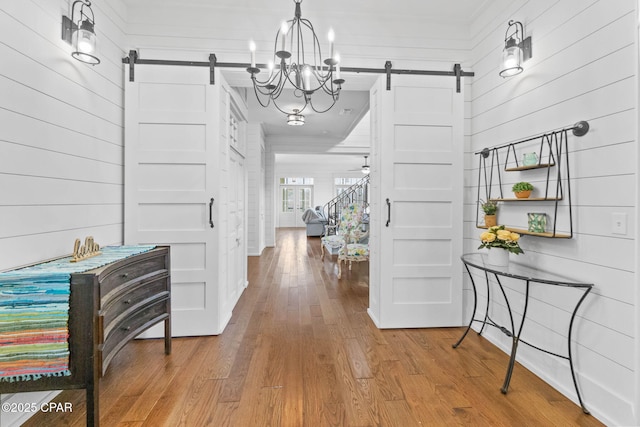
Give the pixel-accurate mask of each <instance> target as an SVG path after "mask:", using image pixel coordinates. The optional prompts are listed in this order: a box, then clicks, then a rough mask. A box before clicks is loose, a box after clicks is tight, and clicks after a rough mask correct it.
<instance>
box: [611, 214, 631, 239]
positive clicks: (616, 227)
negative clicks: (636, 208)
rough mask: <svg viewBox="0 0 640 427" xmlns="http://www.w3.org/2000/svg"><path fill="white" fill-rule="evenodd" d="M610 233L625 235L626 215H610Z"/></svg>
mask: <svg viewBox="0 0 640 427" xmlns="http://www.w3.org/2000/svg"><path fill="white" fill-rule="evenodd" d="M611 232H612V233H613V234H622V235H625V234H627V214H626V213H621V212H614V213H612V214H611Z"/></svg>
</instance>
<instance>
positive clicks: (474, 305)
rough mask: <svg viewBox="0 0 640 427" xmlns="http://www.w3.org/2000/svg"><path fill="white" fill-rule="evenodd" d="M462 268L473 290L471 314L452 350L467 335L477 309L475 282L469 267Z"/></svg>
mask: <svg viewBox="0 0 640 427" xmlns="http://www.w3.org/2000/svg"><path fill="white" fill-rule="evenodd" d="M464 267H465V268H466V269H467V273H469V279H470V280H471V289H473V313H471V319H470V320H469V325H468V326H467V329H466V330H465V331H464V334H462V336H461V337H460V339H459V340H458V341H457V342H456V343H455V344H453V345H452V346H451V347H453V348H457V347H458V346H459V345H460V343H461V342H462V340H464V338H465V337H466V336H467V334H468V333H469V330H470V329H471V325H472V324H473V321H474V319H475V317H476V310H477V308H478V294H477V292H476V282H475V281H474V280H473V276H472V275H471V271H469V266H468V265H466V264H465V265H464ZM482 326H483V327H484V325H482Z"/></svg>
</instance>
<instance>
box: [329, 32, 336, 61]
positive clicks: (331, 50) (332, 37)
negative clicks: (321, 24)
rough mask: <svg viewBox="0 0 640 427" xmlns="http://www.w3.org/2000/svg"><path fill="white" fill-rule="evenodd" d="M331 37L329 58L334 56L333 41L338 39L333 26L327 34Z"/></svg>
mask: <svg viewBox="0 0 640 427" xmlns="http://www.w3.org/2000/svg"><path fill="white" fill-rule="evenodd" d="M327 38H328V39H329V58H333V42H334V40H335V39H336V35H335V33H334V32H333V28H330V29H329V34H328V35H327Z"/></svg>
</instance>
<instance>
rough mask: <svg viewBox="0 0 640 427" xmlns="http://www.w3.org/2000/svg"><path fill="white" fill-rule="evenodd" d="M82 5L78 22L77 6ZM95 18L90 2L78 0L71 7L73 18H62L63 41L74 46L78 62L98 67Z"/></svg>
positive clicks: (74, 55)
mask: <svg viewBox="0 0 640 427" xmlns="http://www.w3.org/2000/svg"><path fill="white" fill-rule="evenodd" d="M78 3H80V7H79V10H78V15H77V16H78V18H77V20H76V18H75V17H76V5H77V4H78ZM94 27H95V18H94V16H93V10H92V9H91V2H90V1H89V0H76V1H74V2H73V4H72V5H71V18H68V17H66V16H64V15H63V16H62V40H64V41H66V42H67V43H69V44H70V45H71V46H73V52H71V56H73V57H74V58H75V59H77V60H78V61H82V62H85V63H87V64H91V65H96V64H99V63H100V59H99V58H98V57H97V56H96V32H95V28H94Z"/></svg>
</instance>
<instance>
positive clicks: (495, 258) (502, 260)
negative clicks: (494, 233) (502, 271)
mask: <svg viewBox="0 0 640 427" xmlns="http://www.w3.org/2000/svg"><path fill="white" fill-rule="evenodd" d="M487 262H488V263H489V264H491V265H495V266H498V267H506V266H508V265H509V251H508V250H506V249H500V248H491V249H489V255H488V256H487Z"/></svg>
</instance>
